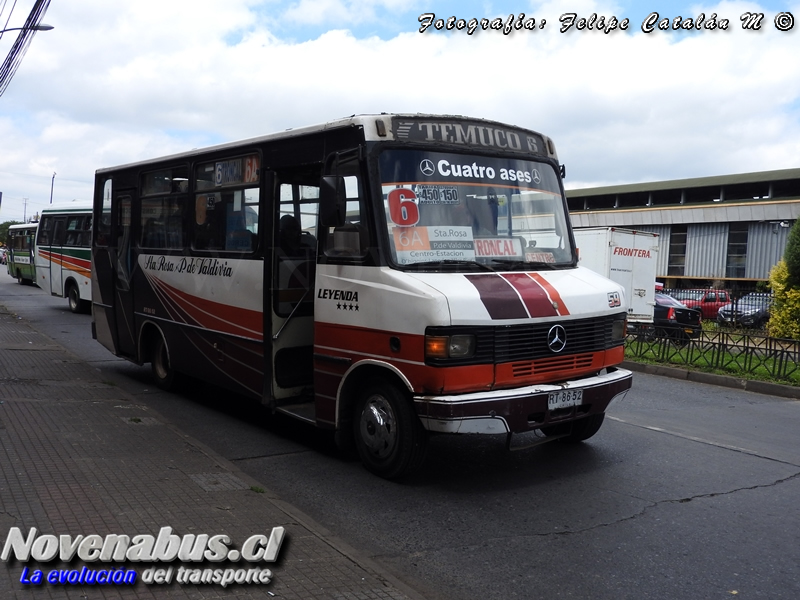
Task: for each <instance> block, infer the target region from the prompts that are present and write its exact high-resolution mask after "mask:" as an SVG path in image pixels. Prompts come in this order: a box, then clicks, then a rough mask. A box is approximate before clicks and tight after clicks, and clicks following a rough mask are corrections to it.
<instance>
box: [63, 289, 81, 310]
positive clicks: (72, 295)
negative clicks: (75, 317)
mask: <svg viewBox="0 0 800 600" xmlns="http://www.w3.org/2000/svg"><path fill="white" fill-rule="evenodd" d="M67 302H69V309H70V310H71V311H72V312H74V313H81V312H83V300H81V292H80V290H79V289H78V285H77V284H75V283H72V284H70V286H69V289H68V290H67Z"/></svg>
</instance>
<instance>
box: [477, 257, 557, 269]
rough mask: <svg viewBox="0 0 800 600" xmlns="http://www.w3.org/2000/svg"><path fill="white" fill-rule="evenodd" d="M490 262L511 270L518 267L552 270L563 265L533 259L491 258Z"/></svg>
mask: <svg viewBox="0 0 800 600" xmlns="http://www.w3.org/2000/svg"><path fill="white" fill-rule="evenodd" d="M492 262H493V263H495V264H499V265H503V266H504V267H506V268H508V269H512V270H516V269H519V268H524V269H528V270H532V269H545V270H549V271H554V270H558V269H563V268H564V266H565V265H561V264H557V263H549V262H535V261H526V260H504V259H502V258H493V259H492Z"/></svg>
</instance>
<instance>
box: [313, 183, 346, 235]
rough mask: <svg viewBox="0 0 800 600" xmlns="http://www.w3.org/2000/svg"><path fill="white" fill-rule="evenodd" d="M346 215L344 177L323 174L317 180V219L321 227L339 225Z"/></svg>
mask: <svg viewBox="0 0 800 600" xmlns="http://www.w3.org/2000/svg"><path fill="white" fill-rule="evenodd" d="M346 216H347V192H346V191H345V187H344V177H340V176H339V175H325V176H323V177H322V179H321V180H320V182H319V220H320V224H321V225H322V226H323V227H341V226H342V225H344V222H345V217H346Z"/></svg>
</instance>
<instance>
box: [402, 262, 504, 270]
mask: <svg viewBox="0 0 800 600" xmlns="http://www.w3.org/2000/svg"><path fill="white" fill-rule="evenodd" d="M405 266H407V267H441V266H454V267H480V268H481V269H483V270H484V271H491V272H492V273H494V272H495V270H494V269H493V268H492V267H490V266H489V265H487V264H485V263H482V262H478V261H477V260H428V261H425V262H415V263H412V264H410V265H405Z"/></svg>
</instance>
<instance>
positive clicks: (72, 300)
mask: <svg viewBox="0 0 800 600" xmlns="http://www.w3.org/2000/svg"><path fill="white" fill-rule="evenodd" d="M69 306H70V308H71V309H72V310H75V309H77V308H78V292H77V291H76V290H75V288H74V287H71V288H69Z"/></svg>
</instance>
